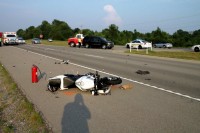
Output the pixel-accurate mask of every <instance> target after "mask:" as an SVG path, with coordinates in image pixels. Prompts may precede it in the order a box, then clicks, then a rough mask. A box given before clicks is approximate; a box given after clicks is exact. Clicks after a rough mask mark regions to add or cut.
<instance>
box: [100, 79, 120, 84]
mask: <svg viewBox="0 0 200 133" xmlns="http://www.w3.org/2000/svg"><path fill="white" fill-rule="evenodd" d="M101 80H102V82H103V83H105V84H107V85H117V84H121V83H122V79H121V78H120V77H104V78H102V79H101Z"/></svg>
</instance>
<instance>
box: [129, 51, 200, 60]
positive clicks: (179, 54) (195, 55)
mask: <svg viewBox="0 0 200 133" xmlns="http://www.w3.org/2000/svg"><path fill="white" fill-rule="evenodd" d="M126 53H130V54H138V55H148V56H157V57H167V58H177V59H186V60H197V61H200V52H192V51H151V50H148V51H147V50H138V51H137V50H135V49H134V50H131V52H130V51H126Z"/></svg>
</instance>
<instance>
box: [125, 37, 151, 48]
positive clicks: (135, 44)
mask: <svg viewBox="0 0 200 133" xmlns="http://www.w3.org/2000/svg"><path fill="white" fill-rule="evenodd" d="M130 46H131V48H137V49H143V48H151V47H152V43H150V42H147V41H145V40H142V39H136V40H133V41H131V42H130V43H127V44H126V45H125V47H126V48H130Z"/></svg>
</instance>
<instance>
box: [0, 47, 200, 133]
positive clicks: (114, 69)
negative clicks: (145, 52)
mask: <svg viewBox="0 0 200 133" xmlns="http://www.w3.org/2000/svg"><path fill="white" fill-rule="evenodd" d="M22 49H25V50H22ZM30 51H33V52H34V53H33V52H30ZM36 53H39V54H36ZM56 59H60V60H69V61H70V64H69V65H64V64H62V65H55V64H54V62H55V60H56ZM0 61H1V62H2V63H3V64H4V65H5V67H6V68H7V70H8V71H9V72H10V73H11V75H12V76H13V78H14V79H15V81H16V82H17V83H18V84H19V86H20V87H21V88H22V89H23V90H24V92H25V93H26V94H27V96H28V97H30V99H31V100H32V102H33V103H34V104H35V105H37V107H38V109H39V110H40V111H41V112H42V113H43V114H44V117H45V118H46V119H47V121H48V122H49V123H50V124H51V125H52V129H53V131H54V132H66V131H67V130H71V131H72V132H76V131H79V132H88V131H89V132H91V133H108V132H115V133H121V132H124V133H132V132H170V133H171V132H176V133H179V132H180V133H182V132H196V133H198V132H200V117H199V116H200V90H199V89H200V87H199V86H200V82H199V79H200V67H199V65H200V63H199V62H196V61H185V60H176V59H165V58H155V57H147V56H138V55H137V56H136V55H128V54H124V53H123V51H121V49H117V48H116V49H114V50H101V49H84V48H81V49H79V48H67V47H55V46H44V45H19V46H16V47H1V48H0ZM31 64H36V65H38V66H39V67H40V68H41V70H43V71H44V73H45V74H47V78H48V77H51V76H56V75H57V74H59V73H67V72H70V73H72V72H74V73H76V72H77V71H78V72H79V73H86V72H90V71H95V70H98V71H100V74H101V75H102V76H103V75H117V76H120V77H122V78H123V84H126V83H129V84H133V88H132V89H130V90H119V89H116V90H113V91H112V95H111V96H97V97H94V96H91V95H87V94H81V95H79V94H76V95H72V96H68V95H67V96H66V95H64V92H60V91H58V92H57V93H56V94H51V93H50V92H48V91H45V90H44V88H45V85H46V83H47V80H45V79H44V78H42V79H41V80H40V82H39V83H38V84H31V82H28V81H29V80H31V79H30V78H29V77H31V75H30V74H28V73H30V67H31ZM138 70H141V71H148V72H149V74H143V75H141V74H137V73H136V72H137V71H138ZM141 71H140V72H141ZM27 77H28V78H27ZM28 88H31V89H28ZM41 88H43V89H41ZM80 114H81V115H80Z"/></svg>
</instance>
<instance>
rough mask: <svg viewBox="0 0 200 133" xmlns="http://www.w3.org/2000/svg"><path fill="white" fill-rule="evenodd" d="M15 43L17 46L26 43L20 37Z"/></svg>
mask: <svg viewBox="0 0 200 133" xmlns="http://www.w3.org/2000/svg"><path fill="white" fill-rule="evenodd" d="M16 42H17V43H18V44H25V43H26V41H25V40H24V39H23V38H22V37H17V39H16Z"/></svg>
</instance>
